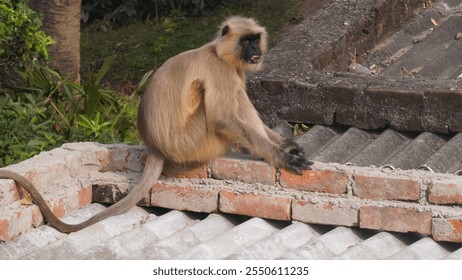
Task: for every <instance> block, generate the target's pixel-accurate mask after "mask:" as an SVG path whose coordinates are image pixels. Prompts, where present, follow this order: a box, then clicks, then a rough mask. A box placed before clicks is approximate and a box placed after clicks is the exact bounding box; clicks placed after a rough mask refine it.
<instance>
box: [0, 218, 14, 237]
mask: <svg viewBox="0 0 462 280" xmlns="http://www.w3.org/2000/svg"><path fill="white" fill-rule="evenodd" d="M9 230H10V221H9V220H8V219H5V218H3V219H2V218H0V240H1V241H8V240H10V239H11V237H10V235H9Z"/></svg>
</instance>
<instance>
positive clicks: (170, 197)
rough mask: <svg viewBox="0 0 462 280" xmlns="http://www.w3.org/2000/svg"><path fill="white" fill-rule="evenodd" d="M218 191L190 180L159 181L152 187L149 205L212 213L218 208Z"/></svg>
mask: <svg viewBox="0 0 462 280" xmlns="http://www.w3.org/2000/svg"><path fill="white" fill-rule="evenodd" d="M218 192H219V191H218V190H215V189H211V188H207V187H204V186H200V185H196V186H195V185H194V184H193V183H191V182H189V183H188V182H186V183H181V182H179V181H178V182H177V181H175V182H169V181H159V182H158V183H156V184H154V186H153V188H152V192H151V193H152V195H151V205H152V206H159V207H164V208H170V209H177V210H189V211H194V212H206V213H212V212H217V210H218Z"/></svg>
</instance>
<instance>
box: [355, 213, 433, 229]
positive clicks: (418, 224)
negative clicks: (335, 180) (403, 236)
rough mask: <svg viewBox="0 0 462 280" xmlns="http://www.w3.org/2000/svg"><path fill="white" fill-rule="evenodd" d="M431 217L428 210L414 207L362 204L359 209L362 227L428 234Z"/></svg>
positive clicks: (430, 226)
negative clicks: (419, 209) (420, 210)
mask: <svg viewBox="0 0 462 280" xmlns="http://www.w3.org/2000/svg"><path fill="white" fill-rule="evenodd" d="M431 219H432V216H431V213H430V212H427V211H422V212H419V211H417V210H415V209H405V208H397V207H376V206H364V207H361V208H360V210H359V225H360V227H362V228H370V229H378V230H389V231H397V232H418V233H422V234H430V233H431V228H432V225H431Z"/></svg>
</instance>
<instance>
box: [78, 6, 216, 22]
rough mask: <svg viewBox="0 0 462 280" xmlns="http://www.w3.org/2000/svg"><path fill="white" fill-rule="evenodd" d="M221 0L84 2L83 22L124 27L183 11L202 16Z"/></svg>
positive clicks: (187, 13) (190, 14) (189, 14)
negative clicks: (129, 22) (95, 21)
mask: <svg viewBox="0 0 462 280" xmlns="http://www.w3.org/2000/svg"><path fill="white" fill-rule="evenodd" d="M220 2H221V0H127V1H121V0H119V1H110V0H84V1H83V2H82V21H83V22H84V23H90V22H92V21H94V20H101V21H104V22H105V23H106V24H107V25H122V24H124V23H126V22H127V21H129V20H130V19H135V20H145V19H150V18H156V19H157V20H158V19H159V17H160V16H166V15H169V14H170V13H171V12H172V11H181V12H182V13H184V14H186V15H188V16H197V15H201V14H202V13H203V12H204V11H206V10H211V9H213V8H215V7H216V6H217V5H218V4H219V3H220Z"/></svg>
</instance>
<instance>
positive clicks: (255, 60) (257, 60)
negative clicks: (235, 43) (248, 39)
mask: <svg viewBox="0 0 462 280" xmlns="http://www.w3.org/2000/svg"><path fill="white" fill-rule="evenodd" d="M260 61H261V55H252V57H250V59H249V62H250V63H251V64H258V63H260Z"/></svg>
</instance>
